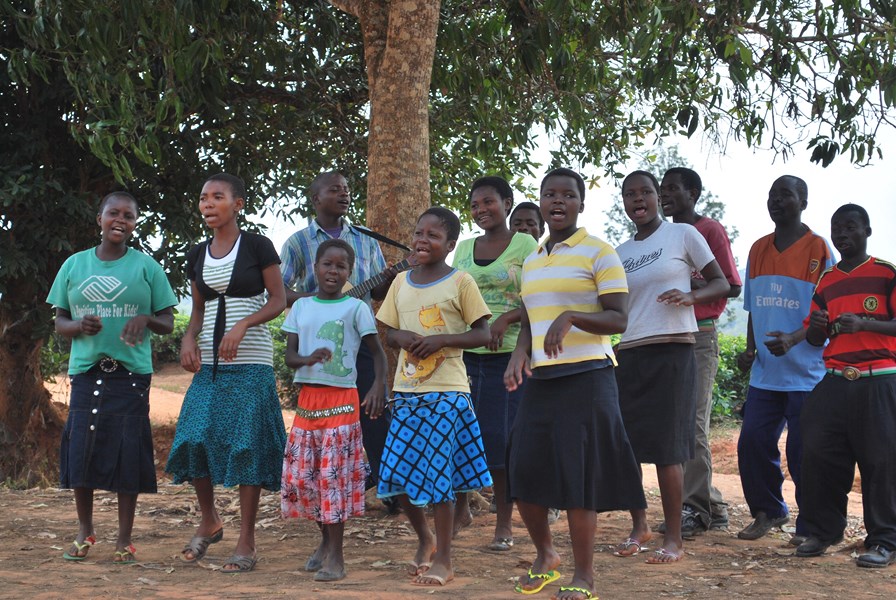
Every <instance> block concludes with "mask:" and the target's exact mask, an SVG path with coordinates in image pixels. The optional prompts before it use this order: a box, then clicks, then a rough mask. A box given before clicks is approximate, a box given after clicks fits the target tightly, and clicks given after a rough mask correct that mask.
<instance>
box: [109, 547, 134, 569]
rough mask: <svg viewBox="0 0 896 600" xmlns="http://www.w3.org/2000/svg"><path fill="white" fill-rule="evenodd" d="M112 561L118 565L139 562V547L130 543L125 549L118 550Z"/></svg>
mask: <svg viewBox="0 0 896 600" xmlns="http://www.w3.org/2000/svg"><path fill="white" fill-rule="evenodd" d="M112 562H113V563H114V564H116V565H132V564H134V563H136V562H137V549H136V548H134V544H128V545H127V546H126V547H125V549H124V550H116V551H115V558H113V559H112Z"/></svg>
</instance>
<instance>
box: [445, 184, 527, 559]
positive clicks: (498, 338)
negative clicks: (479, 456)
mask: <svg viewBox="0 0 896 600" xmlns="http://www.w3.org/2000/svg"><path fill="white" fill-rule="evenodd" d="M511 206H513V190H511V189H510V184H508V183H507V181H506V180H504V179H503V178H501V177H480V178H479V179H477V180H476V181H474V182H473V186H472V187H471V188H470V214H471V215H472V217H473V220H474V221H475V222H476V224H477V225H478V226H479V227H480V228H482V230H483V234H482V235H480V236H479V237H477V238H475V239H472V240H464V241H462V242H460V243H459V244H458V245H457V251H456V252H455V253H454V267H455V268H457V269H460V270H461V271H466V272H467V273H469V274H470V275H472V276H473V279H475V280H476V285H477V286H478V287H479V291H480V292H481V293H482V297H483V299H484V300H485V302H486V304H488V307H489V309H490V310H491V312H492V317H491V319H490V322H489V328H490V330H491V342H490V343H489V345H488V346H487V347H483V348H473V349H471V350H465V351H464V364H465V365H466V368H467V375H468V376H469V378H470V382H471V392H472V397H473V405H474V409H475V410H476V416H477V418H478V419H479V426H480V428H481V431H482V443H483V445H484V446H485V455H486V458H487V459H488V468H489V471H490V472H491V474H492V479H493V480H494V490H495V505H496V507H497V513H498V519H497V522H496V523H495V535H494V538H493V539H492V541H491V542H490V543H489V544H488V548H489V550H495V551H499V552H500V551H507V550H510V548H511V547H512V546H513V530H512V529H511V525H510V518H511V515H512V512H513V504H511V503H510V502H508V501H507V485H506V475H505V472H504V471H505V466H504V462H505V454H506V453H507V438H508V436H509V434H510V426H511V425H512V424H513V419H514V417H516V409H517V407H518V406H519V402H520V397H521V396H522V388H519V389H517V390H515V391H513V392H508V391H507V390H506V389H505V387H504V371H505V370H506V369H507V363H508V362H509V361H510V353H511V352H512V351H513V349H514V348H515V347H516V338H517V335H518V333H519V325H518V324H517V323H519V320H520V284H521V282H522V271H523V261H524V260H525V259H526V257H527V256H529V255H530V254H531V253H532V252H533V251H534V250H535V248H537V247H538V243H537V242H536V241H535V239H533V237H532V236H530V235H527V234H525V233H514V232H513V231H511V230H510V228H508V227H507V214H508V212H509V211H510V207H511ZM456 509H457V511H456V514H455V529H457V528H458V526H460V525H462V524H464V522H465V521H466V523H469V522H470V520H471V517H470V510H469V506H468V504H467V495H466V494H462V495H459V497H458V501H457V506H456Z"/></svg>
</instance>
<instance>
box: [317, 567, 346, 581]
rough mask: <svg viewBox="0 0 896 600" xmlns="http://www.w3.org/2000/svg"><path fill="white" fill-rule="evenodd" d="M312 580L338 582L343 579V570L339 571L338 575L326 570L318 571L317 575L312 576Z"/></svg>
mask: <svg viewBox="0 0 896 600" xmlns="http://www.w3.org/2000/svg"><path fill="white" fill-rule="evenodd" d="M313 579H314V581H339V580H340V579H345V569H343V570H342V571H339V572H338V573H334V572H333V571H327V570H326V569H320V570H319V571H318V572H317V573H315V574H314V577H313Z"/></svg>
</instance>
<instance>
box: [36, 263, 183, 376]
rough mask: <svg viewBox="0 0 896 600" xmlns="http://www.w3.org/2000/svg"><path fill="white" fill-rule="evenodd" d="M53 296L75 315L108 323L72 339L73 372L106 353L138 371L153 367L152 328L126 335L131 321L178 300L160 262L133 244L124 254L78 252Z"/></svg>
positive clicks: (51, 298)
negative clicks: (131, 341) (131, 342)
mask: <svg viewBox="0 0 896 600" xmlns="http://www.w3.org/2000/svg"><path fill="white" fill-rule="evenodd" d="M47 302H49V303H50V304H52V305H53V306H55V307H57V308H61V309H63V310H67V311H68V312H69V313H71V316H72V319H75V320H77V319H80V318H82V317H84V316H85V315H99V317H100V319H101V322H102V324H103V328H102V329H101V330H100V332H99V333H97V334H96V335H78V336H76V337H75V338H74V339H72V352H71V356H70V358H69V361H68V372H69V375H77V374H78V373H84V372H85V371H88V370H89V369H90V368H91V367H92V366H93V365H94V364H96V363H97V361H99V360H100V359H101V358H103V357H106V356H108V357H111V358H114V359H116V360H118V361H119V362H120V363H122V364H123V365H124V366H125V368H127V369H128V370H129V371H131V372H132V373H138V374H141V375H145V374H148V373H152V348H151V347H150V343H149V331H147V332H146V334H145V335H144V338H143V343H141V344H137V345H136V346H133V347H132V346H128V345H127V344H125V343H124V342H123V341H121V331H122V330H123V329H124V326H125V324H126V323H127V322H128V321H129V320H131V319H132V318H133V317H136V316H137V315H153V314H155V313H157V312H159V311H161V310H164V309H166V308H168V307H171V306H174V305H175V304H177V298H176V297H175V296H174V292H173V291H172V290H171V285H170V284H169V283H168V279H167V278H166V277H165V272H164V271H162V267H161V266H159V263H157V262H156V261H154V260H153V259H152V258H151V257H149V256H147V255H146V254H143V253H142V252H138V251H137V250H134V249H133V248H128V250H127V252H126V253H125V255H124V256H122V257H121V258H119V259H118V260H109V261H105V260H100V259H98V258H97V257H96V248H91V249H90V250H84V251H83V252H78V253H77V254H74V255H72V256H70V257H69V258H68V260H66V261H65V263H64V264H63V265H62V268H61V269H59V273H58V274H57V275H56V280H55V281H53V287H52V288H50V294H49V295H48V296H47Z"/></svg>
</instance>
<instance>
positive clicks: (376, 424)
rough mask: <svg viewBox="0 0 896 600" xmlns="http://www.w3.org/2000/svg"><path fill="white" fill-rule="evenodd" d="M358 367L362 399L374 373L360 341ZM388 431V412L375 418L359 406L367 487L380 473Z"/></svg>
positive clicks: (369, 358)
mask: <svg viewBox="0 0 896 600" xmlns="http://www.w3.org/2000/svg"><path fill="white" fill-rule="evenodd" d="M355 368H356V369H358V380H357V385H358V399H359V401H361V402H363V401H364V396H366V395H367V392H369V391H370V388H371V387H373V382H374V380H375V379H376V374H375V373H374V370H373V355H372V354H371V353H370V350H368V348H367V344H365V343H364V342H361V347H360V349H359V350H358V358H357V360H356V361H355ZM387 433H389V412H388V411H383V414H382V415H380V416H379V417H377V418H376V419H371V418H370V417H368V416H367V412H366V409H365V407H363V406H362V407H361V435H362V436H363V437H364V453H365V454H366V455H367V462H368V463H370V477H369V478H368V479H367V488H368V489H370V488H372V487H376V482H377V477H378V476H379V473H380V458H382V456H383V447H384V446H385V445H386V434H387Z"/></svg>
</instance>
